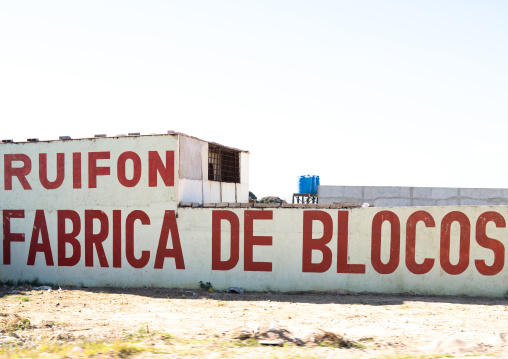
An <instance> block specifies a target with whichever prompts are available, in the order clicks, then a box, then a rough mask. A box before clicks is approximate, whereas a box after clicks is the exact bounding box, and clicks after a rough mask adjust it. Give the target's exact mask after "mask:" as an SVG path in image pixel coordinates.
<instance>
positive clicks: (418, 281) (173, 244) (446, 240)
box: [0, 205, 508, 297]
mask: <svg viewBox="0 0 508 359" xmlns="http://www.w3.org/2000/svg"><path fill="white" fill-rule="evenodd" d="M168 208H169V207H168ZM95 209H100V210H101V211H103V212H104V214H105V215H106V216H107V218H109V224H104V223H103V224H101V223H96V224H94V225H93V229H92V227H91V226H90V225H87V224H86V216H87V213H86V212H84V211H83V210H78V211H77V213H78V215H79V218H81V221H82V223H83V222H85V224H84V225H83V226H82V230H81V231H78V232H79V233H76V234H73V235H72V236H71V237H74V238H75V240H76V241H77V242H78V243H79V246H77V247H74V245H71V242H73V241H72V240H70V239H69V238H67V239H66V236H63V237H62V234H61V233H64V232H70V229H71V228H69V227H67V226H68V225H69V224H66V226H65V230H64V231H63V232H59V231H62V228H61V227H60V225H59V224H58V222H59V221H58V217H59V215H60V213H58V212H55V211H51V210H48V209H47V210H45V213H46V215H45V218H46V223H47V229H48V236H47V238H46V239H44V235H43V234H42V233H43V232H42V231H39V232H37V231H35V232H34V223H37V221H36V220H35V219H34V212H33V211H26V213H25V216H24V218H7V217H8V215H7V217H6V213H7V214H8V213H9V210H5V209H4V210H3V217H4V223H8V224H9V225H10V228H8V231H9V233H15V234H23V235H24V236H25V240H24V241H12V242H10V245H9V246H8V247H9V248H8V247H6V246H5V245H3V246H1V247H0V258H3V262H2V266H1V271H0V280H2V281H5V280H23V279H26V280H33V279H35V278H37V279H39V280H40V281H47V282H53V283H60V284H71V285H78V286H80V285H86V286H134V287H135V286H156V287H181V288H198V286H199V281H210V282H211V283H212V285H213V286H214V288H216V289H219V290H224V289H226V288H227V287H230V286H240V287H243V288H245V289H246V290H248V291H263V290H277V291H295V290H335V289H345V290H349V291H353V292H363V291H368V292H386V293H400V292H410V293H420V294H433V295H475V296H478V295H481V296H495V297H501V296H503V295H504V294H505V292H506V285H505V284H506V281H507V279H508V274H507V273H508V272H507V271H506V269H505V261H506V247H505V243H507V242H508V231H507V228H506V219H507V218H508V207H505V206H495V207H483V206H475V207H472V206H461V207H397V208H377V207H371V208H357V209H351V210H338V209H305V208H273V209H270V208H264V209H256V208H241V209H240V208H239V209H233V208H178V209H177V210H176V211H174V210H167V209H165V208H163V207H157V208H152V207H151V206H141V205H139V206H137V207H135V208H128V209H126V208H122V207H121V208H116V209H115V208H105V207H100V206H97V207H95ZM114 210H121V211H122V216H121V219H120V220H118V221H115V219H114V217H115V214H114V212H113V211H114ZM133 211H138V214H139V211H142V212H143V213H145V214H146V217H147V218H148V219H149V220H145V221H144V222H143V223H142V222H141V220H139V219H136V220H135V221H134V222H132V221H130V222H129V216H130V215H131V214H132V213H133ZM6 218H7V219H6ZM83 218H84V219H83ZM137 218H138V217H137ZM129 223H131V224H129ZM39 225H40V221H39ZM5 228H7V227H6V226H5V225H4V229H2V230H3V232H2V237H3V238H4V241H5V238H6V235H7V238H10V237H12V234H9V233H6V232H5V231H6V229H5ZM104 228H108V230H109V232H108V234H107V235H106V236H105V237H104V238H101V240H100V241H98V240H97V238H95V237H94V236H93V235H92V234H91V233H104V230H103V229H104ZM34 233H35V235H34ZM129 236H130V238H131V240H130V242H129V239H128V238H129ZM65 239H66V240H67V241H68V243H66V244H65V246H66V248H65V251H64V250H63V249H62V248H59V245H58V243H59V241H62V240H65ZM44 241H46V242H47V243H46V245H42V243H44ZM115 241H116V244H115ZM37 243H39V244H37ZM87 243H88V245H87ZM90 243H94V244H93V245H92V244H90ZM98 243H99V244H98ZM129 243H130V244H129ZM5 251H9V253H10V256H9V257H10V264H7V263H5ZM74 253H78V254H79V260H78V262H76V263H74V264H73V265H67V266H64V265H62V258H69V257H71V256H72V255H73V254H74ZM129 253H130V254H129ZM31 256H32V257H33V259H32V260H33V263H32V264H29V262H30V258H31ZM50 256H52V257H51V258H52V262H49V259H48V258H50ZM91 258H92V259H93V260H91ZM115 258H116V259H115Z"/></svg>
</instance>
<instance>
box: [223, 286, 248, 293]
mask: <svg viewBox="0 0 508 359" xmlns="http://www.w3.org/2000/svg"><path fill="white" fill-rule="evenodd" d="M226 292H227V293H238V294H243V293H245V290H244V289H243V288H241V287H229V288H228V289H227V290H226Z"/></svg>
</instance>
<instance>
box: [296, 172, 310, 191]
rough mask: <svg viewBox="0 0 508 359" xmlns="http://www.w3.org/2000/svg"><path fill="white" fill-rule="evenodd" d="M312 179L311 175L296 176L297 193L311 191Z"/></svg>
mask: <svg viewBox="0 0 508 359" xmlns="http://www.w3.org/2000/svg"><path fill="white" fill-rule="evenodd" d="M312 180H313V177H312V176H311V175H303V176H298V193H312V190H313V186H312Z"/></svg>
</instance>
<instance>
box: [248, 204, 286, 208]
mask: <svg viewBox="0 0 508 359" xmlns="http://www.w3.org/2000/svg"><path fill="white" fill-rule="evenodd" d="M276 207H280V203H254V208H276Z"/></svg>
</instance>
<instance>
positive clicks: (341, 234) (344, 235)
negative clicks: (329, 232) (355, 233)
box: [337, 211, 365, 273]
mask: <svg viewBox="0 0 508 359" xmlns="http://www.w3.org/2000/svg"><path fill="white" fill-rule="evenodd" d="M337 217H338V228H337V273H365V264H349V263H348V230H349V211H338V216H337Z"/></svg>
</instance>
